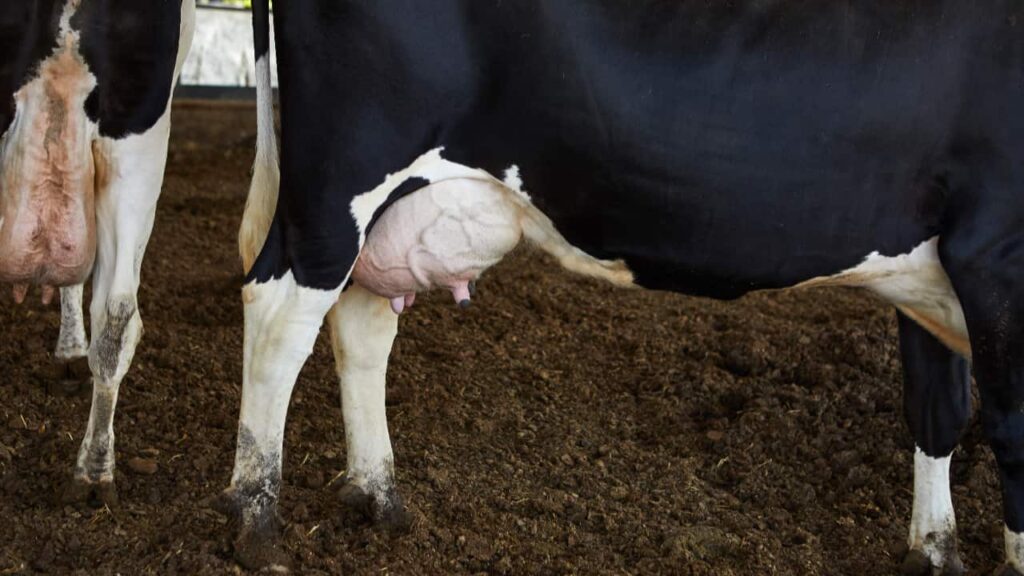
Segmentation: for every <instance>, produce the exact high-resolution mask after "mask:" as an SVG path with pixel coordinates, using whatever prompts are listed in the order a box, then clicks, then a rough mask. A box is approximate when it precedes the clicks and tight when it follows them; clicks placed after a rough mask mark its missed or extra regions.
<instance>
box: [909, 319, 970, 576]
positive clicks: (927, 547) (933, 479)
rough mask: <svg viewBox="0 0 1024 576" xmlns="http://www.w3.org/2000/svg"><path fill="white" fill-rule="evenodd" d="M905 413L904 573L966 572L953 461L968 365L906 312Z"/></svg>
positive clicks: (963, 421) (966, 406)
mask: <svg viewBox="0 0 1024 576" xmlns="http://www.w3.org/2000/svg"><path fill="white" fill-rule="evenodd" d="M899 327H900V350H901V352H902V355H903V373H904V387H903V411H904V413H905V415H906V419H907V425H908V426H909V427H910V432H911V434H913V436H914V443H915V445H916V446H917V450H916V451H915V454H914V510H913V514H912V515H911V520H910V531H909V532H910V534H909V537H908V541H907V542H908V546H909V552H908V554H907V557H906V558H905V559H904V562H903V572H904V574H908V575H910V576H917V575H919V574H931V573H933V572H935V573H940V574H943V575H948V576H953V575H956V574H963V572H964V565H963V562H961V561H960V556H959V554H958V553H957V539H956V516H955V515H954V513H953V501H952V499H951V498H950V492H949V463H950V458H951V455H952V453H953V449H954V448H956V445H957V443H958V442H959V440H960V435H961V434H962V433H963V431H964V428H965V427H966V425H967V419H968V418H969V417H970V414H971V387H970V382H971V381H970V366H969V365H968V362H967V361H966V360H965V359H964V358H962V357H960V356H958V355H957V354H956V353H954V352H953V351H951V350H950V349H949V348H947V347H946V346H945V345H944V344H942V343H941V342H939V341H938V340H937V339H936V338H935V337H934V336H932V335H931V334H930V333H928V332H927V331H926V330H925V329H924V328H922V327H920V326H918V325H917V323H915V322H914V321H913V320H911V319H909V318H907V317H906V316H904V315H903V314H900V315H899Z"/></svg>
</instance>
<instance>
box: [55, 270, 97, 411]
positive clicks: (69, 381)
mask: <svg viewBox="0 0 1024 576" xmlns="http://www.w3.org/2000/svg"><path fill="white" fill-rule="evenodd" d="M83 292H84V290H83V285H82V284H77V285H75V286H67V287H65V288H61V289H60V336H58V337H57V347H56V349H55V350H54V352H53V356H54V358H55V359H56V360H57V373H56V374H55V375H54V376H55V382H54V384H56V385H59V386H60V387H61V389H62V390H65V391H67V390H69V389H70V390H77V389H78V388H79V384H80V382H81V381H83V379H84V378H86V376H87V375H88V373H89V340H88V339H87V337H86V335H85V315H84V314H83V313H82V295H83Z"/></svg>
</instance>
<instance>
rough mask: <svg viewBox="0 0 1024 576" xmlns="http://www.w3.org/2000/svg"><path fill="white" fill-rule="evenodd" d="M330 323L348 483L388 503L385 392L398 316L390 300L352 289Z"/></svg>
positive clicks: (388, 445) (389, 455)
mask: <svg viewBox="0 0 1024 576" xmlns="http://www.w3.org/2000/svg"><path fill="white" fill-rule="evenodd" d="M330 323H331V344H332V346H333V348H334V358H335V362H336V363H337V370H338V377H339V379H340V381H341V407H342V412H343V414H344V418H345V441H346V443H347V445H348V468H347V470H348V472H347V473H348V480H349V482H351V483H353V484H355V485H357V486H359V487H360V488H363V489H364V490H365V491H367V492H368V493H371V494H374V495H376V496H378V497H386V492H387V491H388V490H390V489H392V488H393V484H394V471H393V455H392V452H391V439H390V437H389V435H388V421H387V414H386V412H385V408H384V391H385V376H386V374H387V369H388V356H389V355H390V354H391V345H392V343H393V342H394V340H395V335H396V334H397V333H398V316H396V315H395V314H394V313H392V311H391V308H390V304H389V302H388V300H387V299H386V298H381V297H379V296H375V295H373V294H371V293H370V292H368V291H366V290H365V289H363V288H361V287H360V286H358V285H354V286H352V287H351V288H349V289H348V290H346V291H345V292H344V293H343V294H342V295H341V298H340V299H339V300H338V303H337V304H336V305H335V306H334V308H333V309H332V310H331V315H330Z"/></svg>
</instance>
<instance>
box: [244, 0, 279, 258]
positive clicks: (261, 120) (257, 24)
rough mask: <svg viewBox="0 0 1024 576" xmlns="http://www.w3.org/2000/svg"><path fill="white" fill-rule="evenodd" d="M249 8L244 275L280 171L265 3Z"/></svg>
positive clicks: (264, 227) (265, 227) (261, 238)
mask: <svg viewBox="0 0 1024 576" xmlns="http://www.w3.org/2000/svg"><path fill="white" fill-rule="evenodd" d="M252 4H253V6H252V28H253V39H254V42H253V46H254V49H255V55H256V133H257V136H256V161H255V163H254V164H253V168H252V183H251V184H250V185H249V197H248V199H247V200H246V202H245V214H244V215H243V216H242V227H241V229H240V230H239V231H238V249H239V252H240V253H241V256H242V266H243V268H244V269H245V272H246V273H248V272H249V270H251V269H252V266H253V263H254V262H255V261H256V257H257V256H258V255H259V253H260V250H262V248H263V243H264V242H265V241H266V239H267V232H268V231H269V230H270V223H271V221H272V220H273V218H274V211H275V210H276V208H277V195H278V187H279V186H280V183H281V170H280V167H279V165H278V154H277V136H276V134H275V133H274V92H273V88H272V87H271V84H270V6H269V0H255V1H254V2H253V3H252Z"/></svg>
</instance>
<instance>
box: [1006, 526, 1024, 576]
mask: <svg viewBox="0 0 1024 576" xmlns="http://www.w3.org/2000/svg"><path fill="white" fill-rule="evenodd" d="M1003 538H1004V540H1003V543H1004V546H1005V547H1006V563H1007V564H1009V565H1010V566H1011V567H1012V568H1013V569H1015V570H1016V571H1017V572H1019V573H1021V574H1024V533H1022V532H1014V531H1013V530H1010V528H1009V527H1008V526H1003Z"/></svg>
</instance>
